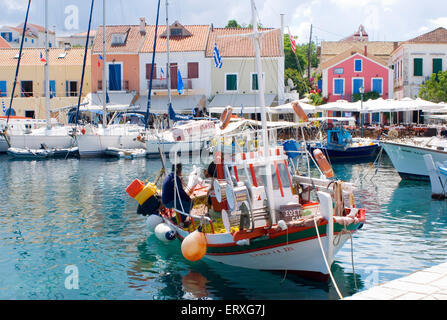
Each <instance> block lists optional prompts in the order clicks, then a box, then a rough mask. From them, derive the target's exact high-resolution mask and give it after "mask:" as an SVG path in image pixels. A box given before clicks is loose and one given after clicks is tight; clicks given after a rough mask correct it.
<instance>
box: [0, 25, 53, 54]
mask: <svg viewBox="0 0 447 320" xmlns="http://www.w3.org/2000/svg"><path fill="white" fill-rule="evenodd" d="M22 32H23V23H22V24H20V25H19V26H17V27H11V26H2V27H1V28H0V36H1V37H2V38H3V39H5V40H6V41H7V42H8V43H9V45H10V46H11V47H12V48H18V47H20V43H21V41H22ZM55 45H56V34H55V32H54V31H50V30H48V46H49V47H50V48H52V47H55ZM23 46H24V47H25V48H44V47H45V28H44V27H42V26H39V25H36V24H33V23H27V27H26V31H25V39H24V42H23Z"/></svg>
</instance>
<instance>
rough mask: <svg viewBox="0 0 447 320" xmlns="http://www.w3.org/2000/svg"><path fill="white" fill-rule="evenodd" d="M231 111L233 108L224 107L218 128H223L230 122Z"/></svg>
mask: <svg viewBox="0 0 447 320" xmlns="http://www.w3.org/2000/svg"><path fill="white" fill-rule="evenodd" d="M232 111H233V108H231V107H230V106H228V107H226V108H225V110H224V112H223V113H222V116H221V117H220V122H221V125H220V130H223V129H225V128H226V127H227V126H228V124H229V123H230V120H231V113H232Z"/></svg>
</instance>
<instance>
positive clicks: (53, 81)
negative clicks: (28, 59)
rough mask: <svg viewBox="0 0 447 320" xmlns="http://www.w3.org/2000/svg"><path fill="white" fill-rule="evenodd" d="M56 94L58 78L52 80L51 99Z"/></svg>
mask: <svg viewBox="0 0 447 320" xmlns="http://www.w3.org/2000/svg"><path fill="white" fill-rule="evenodd" d="M55 96H56V80H50V99H51V98H54V97H55Z"/></svg>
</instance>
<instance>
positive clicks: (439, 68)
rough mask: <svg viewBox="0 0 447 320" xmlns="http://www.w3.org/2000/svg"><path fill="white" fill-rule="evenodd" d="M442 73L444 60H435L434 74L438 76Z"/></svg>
mask: <svg viewBox="0 0 447 320" xmlns="http://www.w3.org/2000/svg"><path fill="white" fill-rule="evenodd" d="M440 71H442V59H440V58H435V59H433V73H435V74H436V75H438V73H439V72H440Z"/></svg>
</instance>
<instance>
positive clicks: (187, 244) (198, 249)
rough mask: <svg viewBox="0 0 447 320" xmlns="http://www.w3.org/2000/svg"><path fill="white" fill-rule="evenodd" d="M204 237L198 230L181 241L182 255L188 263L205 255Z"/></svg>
mask: <svg viewBox="0 0 447 320" xmlns="http://www.w3.org/2000/svg"><path fill="white" fill-rule="evenodd" d="M206 247H207V243H206V236H205V234H204V233H202V232H201V231H199V230H196V231H194V232H193V233H190V234H189V235H188V236H187V237H186V238H185V239H183V241H182V246H181V249H182V254H183V256H184V257H185V259H187V260H189V261H198V260H200V259H202V258H203V257H204V256H205V254H206Z"/></svg>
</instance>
